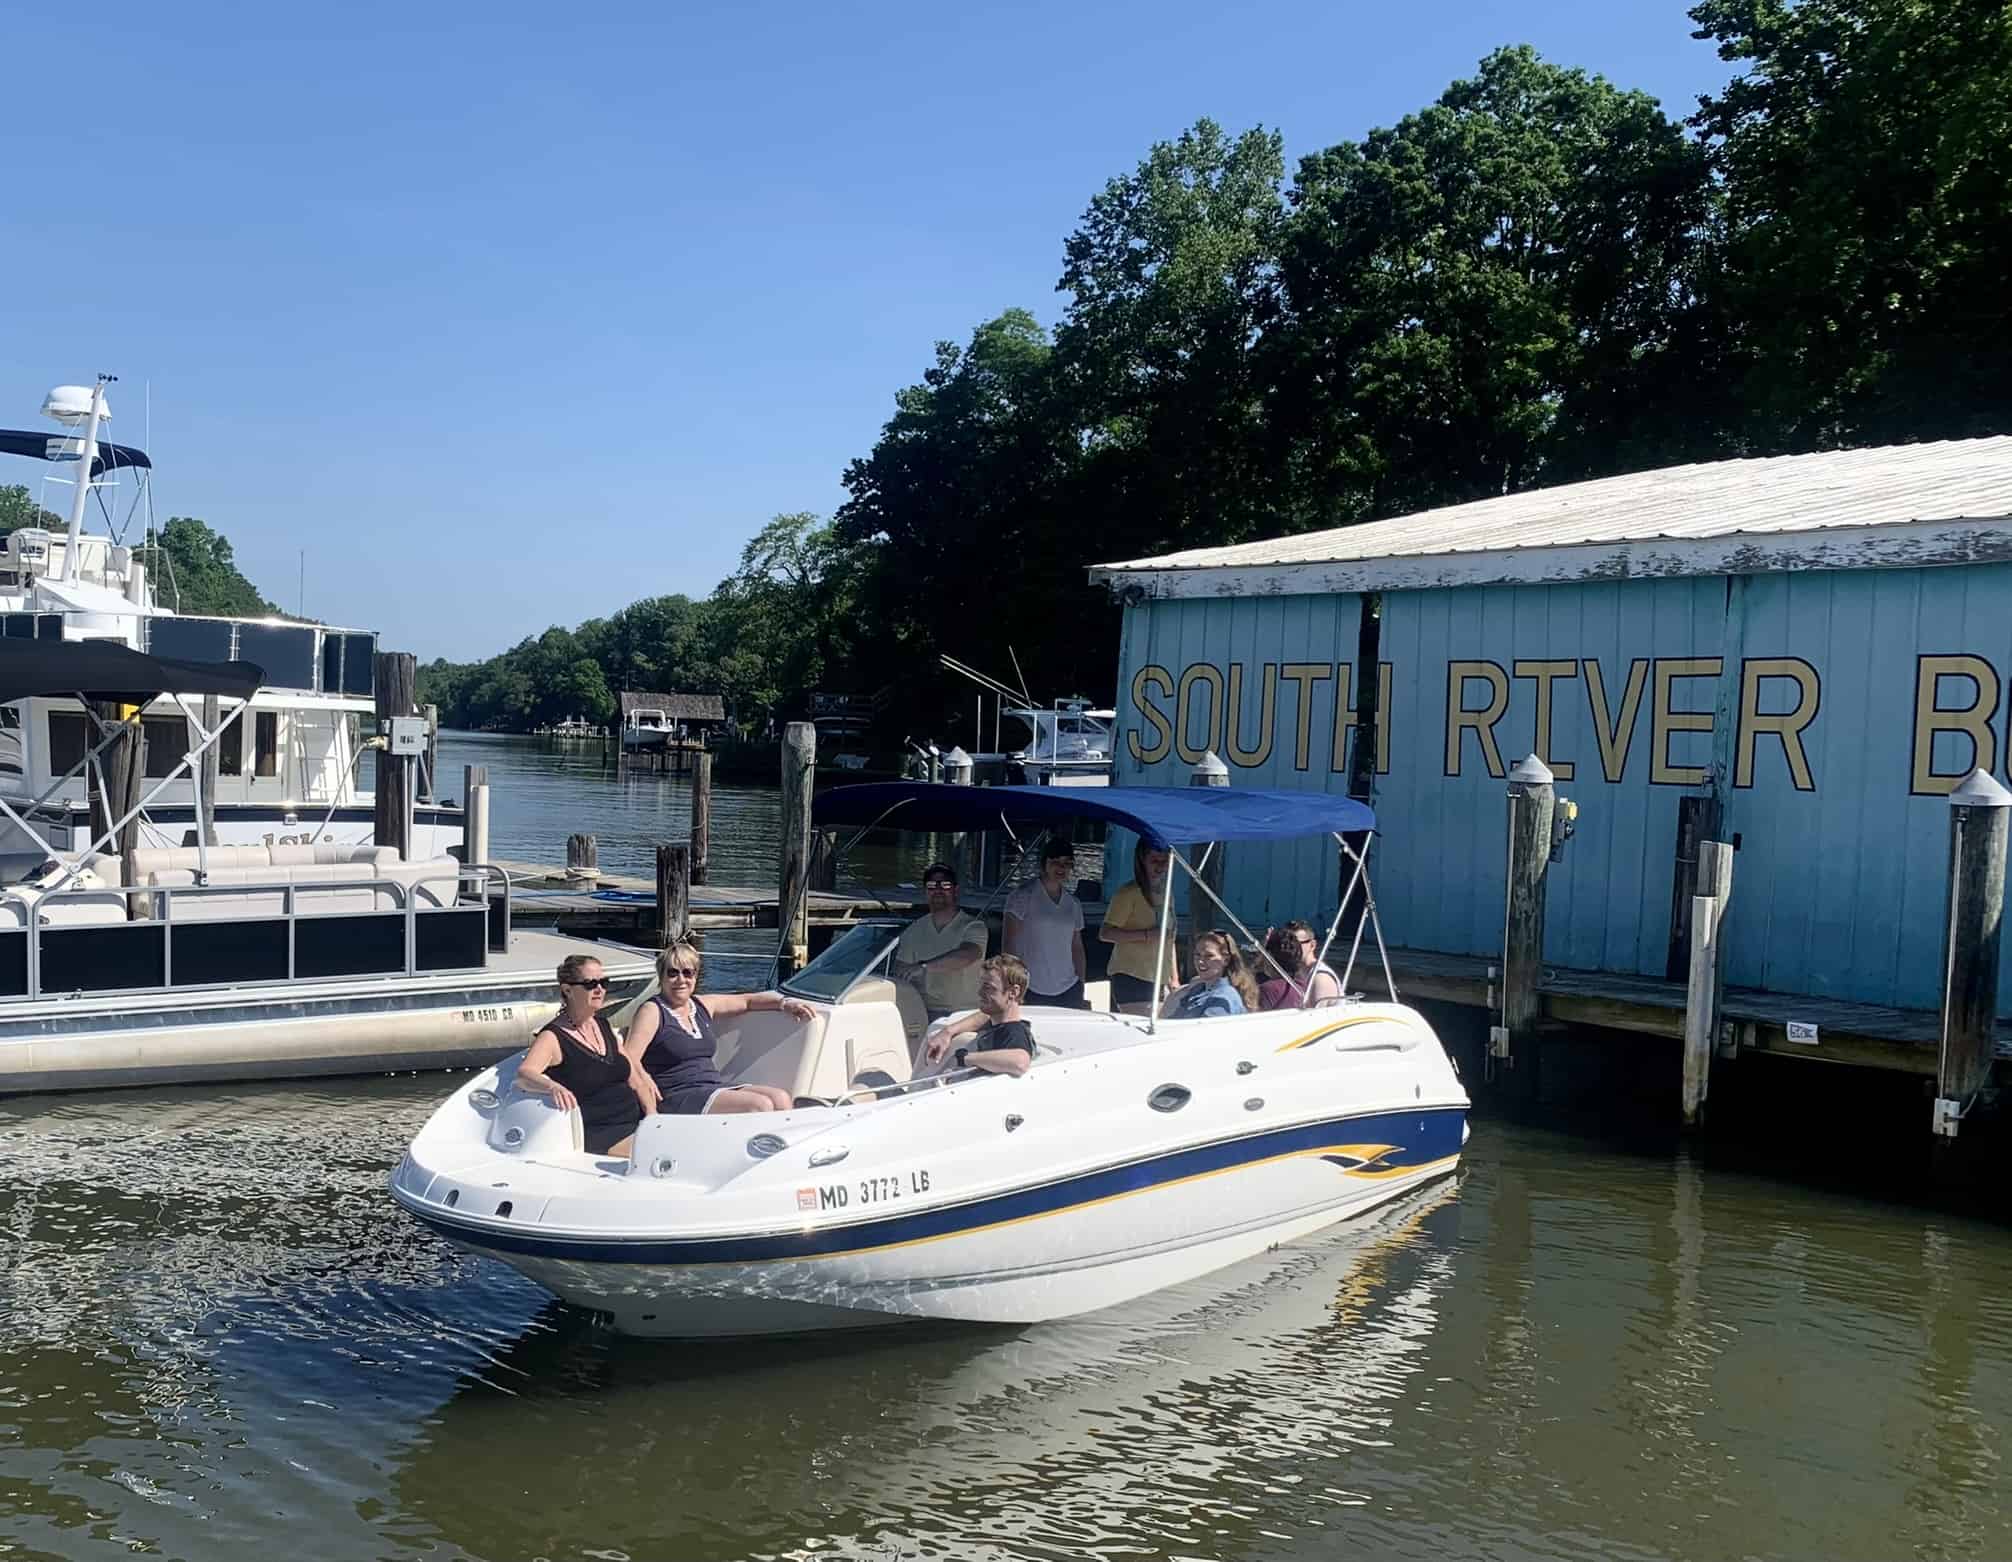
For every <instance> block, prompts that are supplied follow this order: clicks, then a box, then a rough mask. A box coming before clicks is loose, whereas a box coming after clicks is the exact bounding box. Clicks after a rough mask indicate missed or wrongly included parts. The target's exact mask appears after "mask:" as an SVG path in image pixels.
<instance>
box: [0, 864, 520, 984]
mask: <svg viewBox="0 0 2012 1562" xmlns="http://www.w3.org/2000/svg"><path fill="white" fill-rule="evenodd" d="M441 877H442V878H444V877H445V874H442V875H441ZM454 878H455V899H454V900H453V901H452V902H451V903H449V904H446V905H441V906H429V907H421V906H420V905H419V903H418V898H417V896H416V894H415V893H414V887H413V886H411V885H408V884H405V883H403V882H401V881H400V880H397V879H329V880H316V881H311V882H307V883H269V884H256V883H254V884H186V885H159V884H134V885H106V886H104V887H102V888H94V889H91V890H88V891H84V892H81V893H80V894H79V895H77V897H76V898H77V899H79V900H81V899H83V898H84V897H85V896H89V897H90V898H91V899H93V900H98V899H101V898H102V897H106V896H116V897H117V898H118V899H120V900H122V901H124V902H126V903H127V905H128V907H129V908H130V906H131V903H132V901H133V899H134V897H136V896H147V897H149V901H150V907H152V908H155V914H154V915H151V916H148V917H144V918H139V919H133V918H131V917H130V915H129V917H128V919H127V920H125V921H117V922H45V921H44V920H43V918H42V913H43V911H44V910H45V909H53V908H55V907H60V906H61V905H62V904H63V902H64V901H65V900H66V899H68V898H70V897H69V896H66V895H59V894H55V893H53V892H51V891H41V890H35V889H34V888H33V886H15V889H16V890H17V891H21V890H27V891H29V893H23V894H20V895H19V896H18V898H17V899H15V900H13V901H12V903H13V904H16V905H19V906H20V907H21V908H22V910H23V912H24V914H25V915H26V917H27V919H28V920H27V925H26V926H25V927H20V928H11V927H0V952H4V951H6V949H7V942H8V940H11V939H13V938H15V937H17V936H19V937H24V938H25V939H26V977H27V981H26V987H27V990H26V991H25V992H19V993H12V994H0V1017H4V1013H5V1009H4V1006H5V1005H6V1004H7V1003H9V1002H16V1003H18V1002H24V1001H32V1000H36V999H40V998H44V997H47V996H50V995H51V994H50V992H47V991H45V989H44V982H43V976H44V970H45V966H46V964H47V962H46V959H45V955H46V953H47V951H46V950H45V948H44V945H45V943H47V942H51V941H62V940H63V939H64V938H65V936H66V935H79V934H81V935H86V936H87V938H88V941H89V943H90V945H91V946H92V948H91V950H90V953H91V955H92V958H94V959H95V960H97V961H99V962H101V963H103V962H105V961H107V959H108V958H109V956H110V955H111V954H112V953H113V948H112V946H111V944H110V943H108V941H107V937H106V935H109V937H110V939H112V940H117V939H120V938H126V939H130V940H132V941H133V942H135V943H138V942H139V941H140V940H141V938H142V937H143V936H144V935H145V934H147V933H150V932H155V931H158V933H159V935H160V937H159V946H160V947H159V955H158V965H159V969H160V975H161V980H159V981H158V982H118V981H114V982H110V983H106V984H103V985H90V984H80V983H72V982H65V983H63V984H61V985H60V986H58V987H57V988H55V989H54V992H55V993H59V994H62V995H65V996H68V995H72V994H78V993H83V994H92V995H96V994H106V995H110V994H113V993H120V994H143V993H151V992H200V991H205V990H215V989H219V988H222V989H229V988H235V987H242V986H244V985H245V983H246V982H247V981H347V980H355V979H357V978H360V977H392V976H403V977H416V976H421V975H426V974H430V973H432V972H436V971H451V970H478V969H481V968H482V967H483V966H485V965H486V964H487V963H488V962H487V955H488V953H489V952H490V951H494V950H500V949H507V948H508V947H509V931H510V916H511V905H510V877H509V875H508V874H507V873H505V872H504V871H503V870H502V869H501V868H499V867H496V866H495V865H494V864H491V863H472V864H468V865H466V866H463V867H460V868H458V869H457V870H456V872H455V875H454ZM492 880H493V881H497V882H500V883H501V884H502V886H503V890H502V895H501V896H500V897H492V896H491V895H490V893H489V885H490V883H491V881H492ZM435 882H438V881H437V880H436V881H435ZM471 884H472V885H473V886H474V887H473V889H472V891H469V892H468V894H464V889H466V887H467V886H469V885H471ZM337 891H340V892H345V893H350V894H354V893H359V892H367V893H369V894H370V895H371V897H372V900H373V905H372V906H371V907H370V908H368V909H363V908H356V907H346V908H343V909H338V910H307V911H302V910H301V909H300V905H299V899H298V897H299V896H300V895H302V894H313V893H327V892H337ZM383 891H389V892H390V895H391V898H392V901H393V904H392V906H391V907H390V908H388V909H380V908H378V907H377V906H376V905H375V904H374V902H375V900H376V898H377V896H378V894H379V893H380V892H383ZM275 892H277V893H279V894H280V895H281V896H282V897H283V899H282V909H281V911H280V912H279V913H278V914H277V915H260V916H249V917H243V918H233V919H229V920H211V919H208V918H201V919H196V920H187V919H184V920H182V921H177V920H176V919H175V915H174V908H175V903H176V902H177V901H182V902H184V903H186V902H188V901H191V900H207V899H213V898H220V897H224V896H231V895H236V896H245V895H271V894H274V893H275ZM470 895H472V898H469V896H470ZM478 916H479V917H480V918H481V931H480V935H479V936H477V937H470V936H469V935H468V934H467V933H464V934H463V935H462V936H461V937H460V938H459V939H458V940H454V941H452V942H451V944H450V947H448V948H446V949H445V950H444V952H443V953H442V954H441V955H440V957H437V958H436V957H434V956H433V954H432V953H431V951H430V950H429V949H428V948H423V947H422V940H421V933H420V925H421V923H422V922H428V923H431V922H433V921H434V920H435V919H452V918H457V917H458V918H461V919H463V920H464V921H465V922H472V920H473V919H474V918H476V917H478ZM387 917H397V918H398V920H399V922H400V941H401V957H400V959H399V960H398V961H397V962H396V963H395V964H393V963H387V962H380V963H376V964H356V963H355V962H352V964H354V966H355V968H354V969H348V970H339V971H322V972H314V971H309V972H307V973H305V974H303V973H302V971H301V969H300V967H301V959H300V955H301V937H300V929H301V928H302V927H303V926H304V925H309V924H316V923H327V922H336V921H347V922H351V923H354V922H356V921H358V920H359V919H369V918H387ZM281 926H283V927H284V928H285V929H286V934H285V963H284V969H283V970H282V969H278V968H275V969H272V970H270V971H267V972H265V973H263V974H257V973H254V974H250V975H247V974H246V973H245V971H244V970H242V969H241V970H240V971H239V972H238V974H237V975H235V976H233V977H232V978H230V979H226V980H215V981H188V982H177V981H176V980H175V978H174V970H175V967H174V950H175V935H176V932H177V931H178V930H179V931H180V932H181V933H182V934H183V935H184V937H185V939H186V938H195V937H201V936H202V935H201V934H198V933H196V932H194V931H193V930H194V929H203V930H206V931H207V930H210V929H218V930H223V932H222V933H220V934H219V937H220V938H221V937H223V936H225V935H226V934H229V933H235V934H237V935H238V939H237V942H238V945H239V947H240V948H244V947H246V935H248V934H249V933H250V930H252V929H255V928H259V927H281ZM443 926H444V923H443ZM428 931H429V935H430V933H431V929H430V928H429V930H428ZM77 941H78V942H80V943H82V942H84V941H83V940H77ZM470 957H472V958H470ZM141 958H142V959H143V960H145V961H146V962H147V963H148V964H150V965H151V964H153V963H155V956H154V954H153V952H152V951H151V950H146V951H142V953H141ZM245 958H246V959H251V958H254V957H252V956H247V957H245Z"/></svg>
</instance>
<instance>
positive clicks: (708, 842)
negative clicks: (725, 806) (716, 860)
mask: <svg viewBox="0 0 2012 1562" xmlns="http://www.w3.org/2000/svg"><path fill="white" fill-rule="evenodd" d="M712 844H713V756H712V752H711V750H709V749H703V748H702V749H700V750H699V751H698V752H697V753H696V754H694V755H692V882H693V883H694V884H703V883H705V882H706V858H707V857H708V856H709V855H710V853H711V851H712Z"/></svg>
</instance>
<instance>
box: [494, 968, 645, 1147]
mask: <svg viewBox="0 0 2012 1562" xmlns="http://www.w3.org/2000/svg"><path fill="white" fill-rule="evenodd" d="M607 1001H608V979H607V977H606V976H605V975H604V974H603V973H602V970H601V962H600V961H598V960H596V959H595V958H594V957H593V956H592V955H568V956H566V958H565V959H564V960H562V961H561V962H560V963H559V1012H558V1013H557V1014H556V1015H554V1016H553V1017H552V1023H551V1024H549V1025H547V1026H546V1027H545V1028H544V1029H543V1030H541V1031H540V1032H538V1034H537V1036H536V1037H535V1038H533V1040H532V1042H531V1050H530V1051H529V1052H527V1053H525V1054H524V1061H523V1062H522V1063H520V1064H519V1065H518V1066H517V1084H518V1086H519V1088H521V1089H524V1090H529V1091H532V1092H534V1093H536V1094H539V1095H544V1096H550V1097H551V1099H552V1104H553V1105H554V1106H556V1107H557V1108H559V1110H560V1111H562V1112H565V1111H570V1110H572V1109H573V1108H574V1107H578V1108H579V1109H580V1126H581V1130H582V1132H581V1138H582V1142H583V1144H584V1146H585V1148H586V1150H587V1153H588V1154H590V1155H626V1154H627V1153H628V1150H629V1141H630V1139H631V1138H633V1137H634V1135H635V1132H636V1124H638V1123H640V1122H641V1121H642V1120H643V1118H644V1116H645V1115H646V1114H648V1113H650V1112H654V1111H655V1110H656V1109H657V1087H656V1085H655V1083H654V1082H652V1080H651V1079H650V1076H649V1075H648V1074H646V1073H644V1072H643V1070H642V1069H641V1068H640V1067H639V1066H638V1065H637V1064H636V1063H634V1062H633V1061H631V1060H630V1058H629V1057H628V1056H627V1055H626V1054H625V1053H624V1052H623V1051H622V1046H621V1043H620V1042H618V1041H617V1040H616V1039H615V1027H614V1026H612V1025H610V1024H609V1023H608V1017H607V1016H606V1015H605V1014H603V1013H602V1012H601V1008H602V1005H604V1004H605V1003H606V1002H607Z"/></svg>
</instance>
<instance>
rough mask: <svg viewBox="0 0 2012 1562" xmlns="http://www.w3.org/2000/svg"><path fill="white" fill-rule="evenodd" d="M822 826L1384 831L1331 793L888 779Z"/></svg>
mask: <svg viewBox="0 0 2012 1562" xmlns="http://www.w3.org/2000/svg"><path fill="white" fill-rule="evenodd" d="M812 819H813V821H814V822H815V823H817V824H820V825H852V826H863V825H884V826H886V827H887V828H888V829H892V830H996V829H998V828H999V827H1000V825H1001V824H1004V825H1006V826H1008V827H1010V828H1012V829H1013V830H1016V831H1018V830H1020V829H1022V828H1027V829H1039V828H1041V827H1042V826H1044V825H1050V824H1063V823H1066V822H1068V821H1069V820H1072V819H1102V820H1105V821H1106V822H1108V823H1110V824H1115V825H1119V826H1121V827H1122V828H1124V829H1127V830H1130V831H1132V832H1133V833H1135V834H1137V835H1140V836H1143V837H1145V838H1146V839H1147V840H1151V841H1158V842H1160V843H1162V844H1164V845H1169V846H1188V845H1192V844H1194V843H1195V842H1197V841H1287V840H1300V839H1304V838H1305V837H1306V836H1309V835H1326V834H1329V833H1331V832H1341V833H1346V832H1349V831H1355V830H1373V829H1375V828H1376V815H1375V814H1374V813H1373V812H1371V810H1370V808H1369V806H1368V805H1367V804H1366V803H1359V802H1357V801H1356V800H1355V799H1354V798H1352V797H1333V796H1330V795H1329V794H1327V793H1325V792H1258V791H1246V790H1243V789H1242V788H1239V787H1211V786H1195V787H1188V786H1114V787H1053V786H948V785H942V784H932V783H930V782H926V781H881V782H873V783H870V784H867V785H864V786H840V787H833V788H832V789H831V790H830V791H829V792H824V793H820V794H819V795H818V797H817V799H816V801H815V802H814V803H813V804H812Z"/></svg>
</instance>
